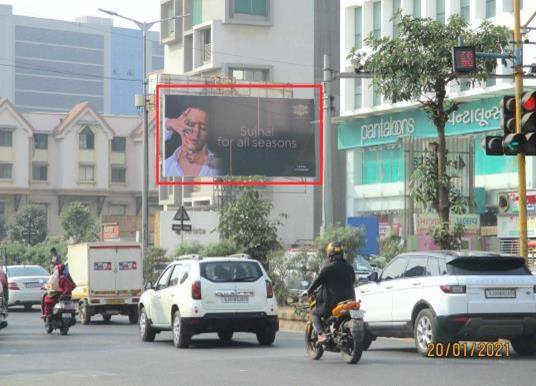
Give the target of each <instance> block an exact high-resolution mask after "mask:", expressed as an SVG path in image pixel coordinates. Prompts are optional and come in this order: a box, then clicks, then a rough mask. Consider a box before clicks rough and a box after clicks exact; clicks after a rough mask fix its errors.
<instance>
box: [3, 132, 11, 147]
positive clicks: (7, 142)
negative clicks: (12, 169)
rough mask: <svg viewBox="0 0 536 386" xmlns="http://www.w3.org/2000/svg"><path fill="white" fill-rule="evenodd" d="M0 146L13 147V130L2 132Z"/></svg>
mask: <svg viewBox="0 0 536 386" xmlns="http://www.w3.org/2000/svg"><path fill="white" fill-rule="evenodd" d="M0 146H2V147H11V146H13V132H12V131H11V130H7V129H4V130H0Z"/></svg>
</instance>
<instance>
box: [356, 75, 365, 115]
mask: <svg viewBox="0 0 536 386" xmlns="http://www.w3.org/2000/svg"><path fill="white" fill-rule="evenodd" d="M362 90H363V89H362V85H361V79H354V109H356V110H357V109H360V108H361V107H362V98H363V95H362V94H363V91H362Z"/></svg>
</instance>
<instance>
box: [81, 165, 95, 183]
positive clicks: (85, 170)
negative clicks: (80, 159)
mask: <svg viewBox="0 0 536 386" xmlns="http://www.w3.org/2000/svg"><path fill="white" fill-rule="evenodd" d="M78 174H79V175H80V182H94V181H95V167H94V166H91V165H80V168H79V171H78Z"/></svg>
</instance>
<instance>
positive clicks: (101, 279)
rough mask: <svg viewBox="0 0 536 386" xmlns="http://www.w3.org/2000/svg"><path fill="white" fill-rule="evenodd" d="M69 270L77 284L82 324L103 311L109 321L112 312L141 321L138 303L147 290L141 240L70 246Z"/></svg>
mask: <svg viewBox="0 0 536 386" xmlns="http://www.w3.org/2000/svg"><path fill="white" fill-rule="evenodd" d="M67 264H68V268H69V272H70V274H71V277H72V278H73V280H74V282H75V283H76V285H77V287H76V288H75V289H74V291H73V296H72V297H73V301H75V302H76V303H77V305H78V315H79V318H80V322H81V323H82V324H89V322H90V321H91V317H92V316H93V315H96V314H101V315H102V318H103V319H104V321H106V322H108V321H110V319H111V318H112V315H117V314H123V315H128V319H129V321H130V323H132V324H134V323H137V322H138V302H139V299H140V296H141V293H142V290H143V257H142V248H141V245H140V244H137V243H124V242H94V243H83V244H76V245H71V246H69V249H68V252H67Z"/></svg>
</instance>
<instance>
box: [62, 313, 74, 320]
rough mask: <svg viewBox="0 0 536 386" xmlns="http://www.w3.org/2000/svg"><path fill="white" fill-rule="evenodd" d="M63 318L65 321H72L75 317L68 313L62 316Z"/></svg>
mask: <svg viewBox="0 0 536 386" xmlns="http://www.w3.org/2000/svg"><path fill="white" fill-rule="evenodd" d="M61 317H62V318H63V319H71V318H72V317H73V314H71V313H68V312H64V313H63V314H61Z"/></svg>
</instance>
